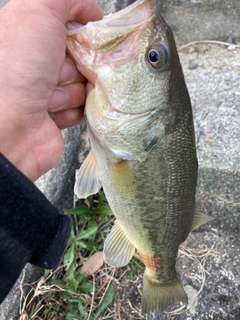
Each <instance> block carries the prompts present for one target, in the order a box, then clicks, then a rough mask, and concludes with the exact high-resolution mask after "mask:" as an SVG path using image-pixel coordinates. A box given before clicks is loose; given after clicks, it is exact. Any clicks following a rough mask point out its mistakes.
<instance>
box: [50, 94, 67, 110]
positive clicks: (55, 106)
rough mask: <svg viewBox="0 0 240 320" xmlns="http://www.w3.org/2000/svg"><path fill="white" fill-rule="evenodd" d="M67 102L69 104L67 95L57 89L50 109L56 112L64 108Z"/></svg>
mask: <svg viewBox="0 0 240 320" xmlns="http://www.w3.org/2000/svg"><path fill="white" fill-rule="evenodd" d="M66 102H67V95H66V93H65V92H64V91H62V90H60V89H55V91H54V93H53V96H52V99H51V101H50V103H49V109H50V110H54V111H56V110H59V109H61V108H62V107H64V105H65V104H66Z"/></svg>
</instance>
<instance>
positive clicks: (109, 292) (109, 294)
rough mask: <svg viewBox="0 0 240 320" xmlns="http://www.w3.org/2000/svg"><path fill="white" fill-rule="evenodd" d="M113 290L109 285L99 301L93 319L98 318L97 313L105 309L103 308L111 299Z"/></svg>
mask: <svg viewBox="0 0 240 320" xmlns="http://www.w3.org/2000/svg"><path fill="white" fill-rule="evenodd" d="M114 294H115V291H114V290H113V289H112V288H111V287H109V288H108V289H107V291H106V293H105V295H104V297H103V299H102V302H101V303H100V305H99V307H98V309H97V311H96V314H95V317H94V319H98V317H99V315H100V314H101V313H102V312H103V311H104V310H105V308H106V307H107V306H108V305H109V304H110V303H111V302H112V301H113V298H114Z"/></svg>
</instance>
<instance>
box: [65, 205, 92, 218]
mask: <svg viewBox="0 0 240 320" xmlns="http://www.w3.org/2000/svg"><path fill="white" fill-rule="evenodd" d="M64 212H65V214H69V215H74V216H79V215H83V214H86V213H88V214H89V213H90V212H91V210H90V209H89V208H88V207H87V206H86V205H82V206H79V207H76V208H72V209H69V210H66V211H64Z"/></svg>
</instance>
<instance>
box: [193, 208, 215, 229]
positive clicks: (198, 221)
mask: <svg viewBox="0 0 240 320" xmlns="http://www.w3.org/2000/svg"><path fill="white" fill-rule="evenodd" d="M211 220H213V218H212V217H210V216H208V215H207V214H205V213H203V212H201V211H200V210H198V209H196V211H195V215H194V219H193V224H192V230H194V229H197V228H198V227H200V226H201V225H203V224H205V223H207V222H209V221H211Z"/></svg>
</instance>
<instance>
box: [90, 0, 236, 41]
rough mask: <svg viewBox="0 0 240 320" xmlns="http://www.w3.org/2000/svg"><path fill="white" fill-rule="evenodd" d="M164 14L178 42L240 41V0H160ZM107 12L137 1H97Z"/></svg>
mask: <svg viewBox="0 0 240 320" xmlns="http://www.w3.org/2000/svg"><path fill="white" fill-rule="evenodd" d="M156 1H158V2H159V4H160V8H161V14H162V16H163V18H164V19H165V20H166V21H167V22H168V23H169V25H170V26H171V28H172V30H173V31H174V34H175V38H176V41H177V43H179V44H180V43H187V42H190V41H195V40H203V39H210V40H222V41H226V40H228V39H229V40H231V39H232V40H233V41H235V42H240V24H239V16H240V1H239V0H228V1H225V0H156ZM96 2H97V3H98V4H99V5H100V6H101V7H102V8H103V9H104V11H105V12H106V13H113V12H115V11H117V10H120V9H122V8H124V7H126V6H127V5H128V4H131V3H133V2H134V1H133V0H123V1H119V0H112V1H106V0H96Z"/></svg>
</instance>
